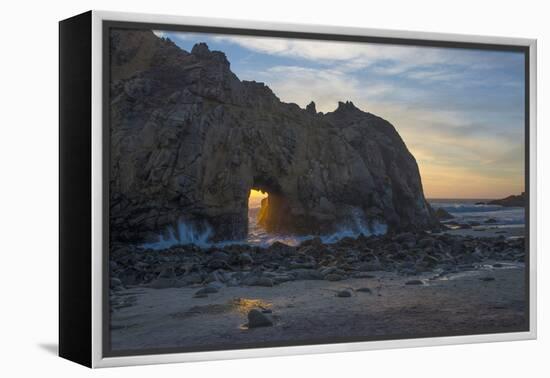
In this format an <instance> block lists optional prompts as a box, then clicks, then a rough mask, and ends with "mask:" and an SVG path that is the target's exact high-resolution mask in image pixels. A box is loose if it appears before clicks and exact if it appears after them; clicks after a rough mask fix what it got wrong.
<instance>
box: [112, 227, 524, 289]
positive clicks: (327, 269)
mask: <svg viewBox="0 0 550 378" xmlns="http://www.w3.org/2000/svg"><path fill="white" fill-rule="evenodd" d="M524 243H525V241H524V238H523V237H519V238H514V239H510V238H505V237H504V236H499V237H472V236H462V235H449V234H428V233H402V234H397V235H393V236H372V237H363V236H360V237H359V238H357V239H353V238H344V239H342V240H340V241H339V242H337V243H334V244H323V243H322V242H321V241H320V239H312V240H308V241H305V242H303V243H302V244H300V245H299V246H296V247H292V246H287V245H285V244H282V243H278V242H276V243H274V244H273V245H271V246H270V247H268V248H260V247H254V246H249V245H245V244H242V245H229V246H224V247H211V248H208V249H201V248H199V247H197V246H194V245H182V246H177V247H172V248H170V249H166V250H145V249H143V248H140V247H137V246H128V245H123V244H115V245H113V246H112V247H111V254H110V273H111V275H110V277H111V290H112V291H118V290H121V289H123V288H125V287H129V286H143V287H150V288H157V289H161V288H170V287H197V288H201V287H204V288H206V289H207V290H203V292H198V293H197V295H198V296H207V295H208V294H209V291H210V293H212V292H217V291H218V290H220V289H222V288H223V287H228V286H264V287H272V286H275V285H279V284H281V283H283V282H288V281H298V280H327V281H342V280H346V279H352V278H362V277H367V276H368V275H369V272H373V271H386V272H396V273H398V274H400V275H405V276H411V277H412V278H414V277H413V276H415V275H418V274H422V273H426V272H434V273H435V274H437V276H442V275H445V274H449V273H456V272H459V271H461V270H469V269H475V267H476V266H478V265H480V264H481V263H484V262H488V261H511V262H523V261H524V258H525V248H524V245H525V244H524ZM412 278H411V279H412Z"/></svg>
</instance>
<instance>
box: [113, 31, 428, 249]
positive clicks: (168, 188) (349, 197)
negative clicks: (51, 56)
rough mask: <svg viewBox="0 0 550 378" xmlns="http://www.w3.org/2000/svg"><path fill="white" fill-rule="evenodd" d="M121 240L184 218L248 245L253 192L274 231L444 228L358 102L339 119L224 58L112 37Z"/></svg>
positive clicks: (408, 163)
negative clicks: (284, 96) (243, 76)
mask: <svg viewBox="0 0 550 378" xmlns="http://www.w3.org/2000/svg"><path fill="white" fill-rule="evenodd" d="M111 54H112V62H113V63H112V66H111V83H110V86H111V97H110V101H111V102H110V108H111V109H110V110H111V111H110V114H111V117H110V126H111V154H110V155H111V162H110V164H111V165H110V168H111V169H110V172H111V175H110V225H111V238H112V240H118V241H142V240H150V239H152V238H155V237H156V236H157V235H158V233H159V232H162V230H164V229H166V227H168V226H170V225H172V226H174V225H177V224H178V222H181V221H182V219H183V221H185V222H189V223H191V224H194V223H197V224H202V223H204V222H206V223H207V224H208V225H209V227H211V229H212V239H213V240H222V239H243V238H244V237H246V234H247V231H248V218H247V209H248V207H247V201H248V193H249V191H250V189H251V188H258V189H263V190H265V191H268V192H269V193H270V197H269V198H270V199H269V200H268V201H266V202H267V204H266V206H267V207H266V208H265V209H264V210H265V214H264V218H263V219H264V220H263V222H264V224H265V225H266V227H267V228H268V229H271V230H273V231H281V232H282V231H284V232H294V233H298V234H305V233H307V234H311V233H324V232H330V231H331V230H334V229H336V228H338V227H341V226H342V225H346V224H348V223H349V222H350V220H351V219H356V218H360V219H361V221H362V222H364V223H365V224H367V225H370V224H373V223H375V222H379V223H384V224H386V225H387V226H388V228H389V229H390V231H391V230H405V229H427V228H431V227H435V226H437V220H436V219H435V217H434V215H433V213H432V211H431V209H430V207H429V205H428V204H427V202H426V200H425V198H424V194H423V191H422V183H421V180H420V175H419V171H418V167H417V164H416V161H415V159H414V157H413V156H412V155H411V154H410V152H409V151H408V150H407V147H406V146H405V144H404V142H403V140H402V139H401V137H400V136H399V134H398V133H397V132H396V130H395V128H394V127H393V126H392V125H391V124H390V123H388V122H387V121H385V120H384V119H382V118H380V117H377V116H375V115H373V114H370V113H366V112H363V111H361V110H359V109H358V108H356V107H355V106H354V105H353V104H352V103H351V102H345V103H344V102H341V103H339V105H338V108H337V109H336V110H335V111H334V112H331V113H327V114H322V113H318V112H317V111H316V109H315V105H314V104H310V105H309V106H308V107H307V109H301V108H300V107H299V106H297V105H296V104H287V103H283V102H281V101H280V100H279V99H278V98H277V97H276V96H275V94H274V93H273V92H272V91H271V90H270V89H269V88H268V87H267V86H265V85H264V84H262V83H256V82H249V81H241V80H239V79H238V78H237V77H236V76H235V75H234V74H233V73H232V72H231V70H230V68H229V67H230V65H229V62H228V61H227V59H226V58H225V55H224V54H223V53H222V52H218V51H210V50H209V49H208V47H207V46H206V45H205V44H198V45H196V46H195V47H194V48H193V50H192V51H191V52H190V53H189V52H186V51H183V50H181V49H179V48H178V47H177V46H175V45H174V44H173V43H172V42H171V41H169V40H165V39H160V38H157V37H156V36H155V35H154V34H153V33H152V32H143V31H123V30H118V31H112V35H111Z"/></svg>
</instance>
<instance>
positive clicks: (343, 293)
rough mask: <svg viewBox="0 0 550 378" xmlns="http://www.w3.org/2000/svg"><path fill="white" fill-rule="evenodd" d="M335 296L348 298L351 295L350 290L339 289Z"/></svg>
mask: <svg viewBox="0 0 550 378" xmlns="http://www.w3.org/2000/svg"><path fill="white" fill-rule="evenodd" d="M336 296H337V297H339V298H349V297H351V292H350V291H349V290H340V291H339V292H337V293H336Z"/></svg>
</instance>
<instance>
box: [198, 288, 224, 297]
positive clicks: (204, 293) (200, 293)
mask: <svg viewBox="0 0 550 378" xmlns="http://www.w3.org/2000/svg"><path fill="white" fill-rule="evenodd" d="M217 292H218V289H216V288H215V287H212V286H207V287H203V288H202V289H199V290H198V291H197V292H196V293H195V295H194V297H195V298H204V297H207V296H208V294H215V293H217Z"/></svg>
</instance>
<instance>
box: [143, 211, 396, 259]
mask: <svg viewBox="0 0 550 378" xmlns="http://www.w3.org/2000/svg"><path fill="white" fill-rule="evenodd" d="M257 214H258V209H257V208H253V209H250V210H249V212H248V222H249V227H248V236H247V238H246V239H245V240H227V241H222V242H215V243H214V242H211V241H210V238H211V237H212V235H213V230H212V228H211V227H209V226H208V225H201V227H194V226H193V225H190V224H188V223H185V222H183V221H181V222H180V223H179V224H178V230H177V232H176V231H175V230H174V228H173V227H169V228H168V229H167V230H166V232H165V233H164V234H162V235H159V236H158V241H156V242H152V243H145V244H142V247H143V248H148V249H156V250H161V249H167V248H170V247H173V246H175V245H185V244H195V245H198V246H199V247H203V248H207V247H211V246H224V245H231V244H243V243H246V244H249V245H254V246H260V247H268V246H270V245H271V244H273V243H275V242H280V243H284V244H287V245H290V246H296V245H299V244H300V243H302V242H304V241H306V240H310V239H313V238H315V237H319V238H320V239H321V241H322V242H323V243H326V244H332V243H336V242H338V241H339V240H341V239H343V238H346V237H351V238H357V237H358V236H360V235H361V234H362V235H364V236H371V235H383V234H385V233H386V232H387V229H388V227H387V225H386V224H384V223H381V222H376V221H374V222H371V223H370V224H369V223H367V222H365V220H364V215H363V213H362V211H361V210H359V209H354V210H353V212H352V214H353V216H352V218H351V220H350V222H349V224H346V225H342V226H341V227H339V228H338V229H337V230H336V231H335V232H333V233H331V234H326V235H291V234H272V233H268V232H266V231H265V229H263V228H262V227H261V226H260V225H258V221H257Z"/></svg>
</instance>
